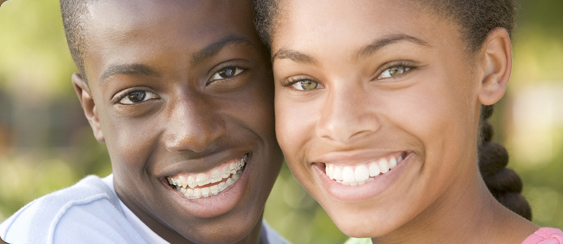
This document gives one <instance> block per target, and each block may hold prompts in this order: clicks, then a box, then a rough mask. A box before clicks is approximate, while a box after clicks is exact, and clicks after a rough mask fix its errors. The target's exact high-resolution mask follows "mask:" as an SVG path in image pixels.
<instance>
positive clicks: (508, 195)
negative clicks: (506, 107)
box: [254, 0, 532, 220]
mask: <svg viewBox="0 0 563 244" xmlns="http://www.w3.org/2000/svg"><path fill="white" fill-rule="evenodd" d="M283 1H284V0H254V9H255V13H254V25H255V27H256V29H257V30H258V33H259V35H260V38H261V40H262V41H263V42H264V44H265V45H266V46H267V47H270V45H271V39H270V37H271V36H272V34H273V32H274V28H275V27H276V24H277V23H278V18H279V14H280V13H279V12H280V9H279V8H281V7H280V5H281V4H282V3H283ZM413 3H416V4H418V5H419V6H422V5H424V7H425V9H429V10H430V11H434V12H435V13H437V14H439V15H440V16H443V17H445V18H448V19H451V20H453V21H455V22H456V23H457V24H458V25H459V26H460V27H461V28H460V31H461V33H462V34H463V35H464V39H465V40H466V42H467V46H468V48H467V51H468V52H469V53H475V52H477V51H478V50H479V49H480V48H481V47H482V45H483V43H484V41H485V39H486V38H487V35H488V34H489V32H490V31H491V30H493V29H495V28H498V27H501V28H504V29H506V31H507V32H508V33H509V34H511V33H512V29H513V28H514V19H515V12H516V11H515V6H514V0H492V1H491V0H426V1H416V2H413ZM492 113H493V107H492V105H491V106H482V109H481V120H480V135H479V148H478V153H479V170H480V172H481V176H482V177H483V180H484V181H485V184H486V185H487V188H488V189H489V191H490V192H491V194H492V195H493V196H494V197H495V198H496V199H497V200H498V201H499V202H500V203H501V204H502V205H504V206H505V207H507V208H508V209H510V210H512V211H514V212H515V213H517V214H519V215H520V216H522V217H524V218H526V219H528V220H531V218H532V211H531V209H530V206H529V204H528V202H527V201H526V199H525V198H524V197H523V196H522V195H521V194H520V193H521V192H522V181H521V180H520V177H519V176H518V174H516V172H514V171H513V170H512V169H507V168H506V165H507V164H508V152H507V151H506V149H505V148H504V147H503V146H502V145H500V144H498V143H495V142H492V141H491V139H492V137H493V134H494V131H493V127H492V125H491V124H490V123H489V121H488V119H489V118H490V117H491V115H492Z"/></svg>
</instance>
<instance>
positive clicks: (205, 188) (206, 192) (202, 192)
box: [201, 187, 209, 197]
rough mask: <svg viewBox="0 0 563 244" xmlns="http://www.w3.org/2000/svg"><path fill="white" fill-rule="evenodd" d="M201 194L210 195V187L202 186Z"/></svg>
mask: <svg viewBox="0 0 563 244" xmlns="http://www.w3.org/2000/svg"><path fill="white" fill-rule="evenodd" d="M201 194H202V195H203V197H208V196H209V187H204V188H201Z"/></svg>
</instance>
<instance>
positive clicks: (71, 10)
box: [0, 0, 283, 243]
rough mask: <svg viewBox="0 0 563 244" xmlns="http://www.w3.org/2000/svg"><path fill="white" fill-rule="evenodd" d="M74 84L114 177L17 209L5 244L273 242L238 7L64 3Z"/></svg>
mask: <svg viewBox="0 0 563 244" xmlns="http://www.w3.org/2000/svg"><path fill="white" fill-rule="evenodd" d="M61 9H62V13H63V22H64V25H65V31H66V33H67V39H68V43H69V47H70V49H71V53H72V55H73V58H74V60H75V62H76V64H77V67H78V69H79V73H78V74H74V75H73V76H72V83H73V85H74V88H75V90H76V93H77V94H78V98H79V100H80V103H81V104H82V107H83V109H84V112H85V115H86V117H87V119H88V121H89V123H90V125H91V127H92V129H93V132H94V136H95V137H96V139H97V140H98V141H100V142H104V143H105V144H106V145H107V148H108V152H109V155H110V158H111V164H112V168H113V174H112V175H110V176H108V177H106V178H104V179H99V178H97V177H95V176H89V177H87V178H85V179H83V180H82V181H81V182H79V183H77V184H76V185H74V186H72V187H70V188H67V189H65V190H61V191H58V192H55V193H53V194H50V195H47V196H44V197H42V198H39V199H37V200H35V201H34V202H32V203H30V204H28V205H27V206H25V207H24V208H22V209H21V210H20V211H18V212H17V213H16V214H14V215H13V216H12V217H10V218H9V219H8V220H6V221H5V222H4V223H2V225H0V235H1V236H2V238H4V240H6V241H8V242H12V243H166V242H170V243H265V242H270V243H276V242H277V243H281V242H283V239H281V238H280V237H279V236H278V235H277V234H276V233H275V232H274V231H273V230H271V229H269V228H268V227H267V226H266V225H265V224H263V222H262V213H263V209H264V204H265V202H266V199H267V197H268V195H269V193H270V190H271V188H272V186H273V184H274V181H275V179H276V176H277V174H278V172H279V170H280V167H281V163H282V154H281V151H280V149H279V148H278V145H277V143H276V138H275V133H274V114H273V82H272V81H271V72H270V63H269V57H268V54H267V51H266V50H265V49H264V47H263V46H262V45H261V43H260V41H259V38H258V36H257V34H256V33H255V30H254V28H253V25H252V6H251V3H250V2H249V1H246V0H236V1H209V0H201V1H185V0H166V1H163V0H159V1H154V0H137V1H125V0H108V1H98V0H90V1H82V0H61Z"/></svg>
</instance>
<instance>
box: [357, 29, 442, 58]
mask: <svg viewBox="0 0 563 244" xmlns="http://www.w3.org/2000/svg"><path fill="white" fill-rule="evenodd" d="M402 41H407V42H412V43H415V44H418V45H421V46H426V47H432V46H431V45H430V44H428V42H425V41H423V40H421V39H419V38H416V37H414V36H409V35H406V34H395V35H389V36H385V37H383V38H378V39H375V40H374V41H373V42H372V43H371V44H369V45H367V46H365V47H363V48H361V49H360V50H359V51H358V52H357V54H356V60H357V59H359V58H362V57H367V56H370V55H372V54H374V53H376V52H377V51H379V50H380V49H381V48H383V47H385V46H388V45H391V44H394V43H397V42H402Z"/></svg>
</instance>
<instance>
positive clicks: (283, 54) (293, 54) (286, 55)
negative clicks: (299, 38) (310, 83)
mask: <svg viewBox="0 0 563 244" xmlns="http://www.w3.org/2000/svg"><path fill="white" fill-rule="evenodd" d="M276 58H277V59H291V60H293V61H295V62H298V63H304V64H317V61H316V60H315V59H314V58H313V57H309V56H307V54H303V53H300V52H298V51H296V50H293V49H288V48H280V50H278V51H277V52H276V53H274V55H272V63H273V62H274V60H275V59H276Z"/></svg>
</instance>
